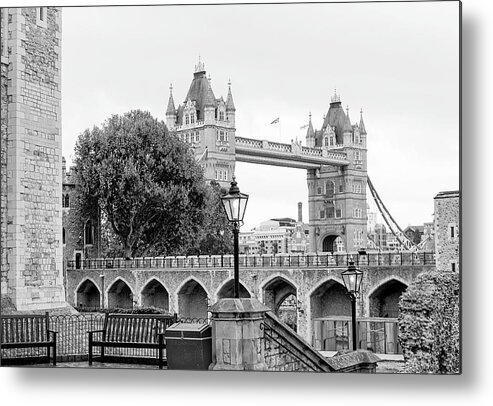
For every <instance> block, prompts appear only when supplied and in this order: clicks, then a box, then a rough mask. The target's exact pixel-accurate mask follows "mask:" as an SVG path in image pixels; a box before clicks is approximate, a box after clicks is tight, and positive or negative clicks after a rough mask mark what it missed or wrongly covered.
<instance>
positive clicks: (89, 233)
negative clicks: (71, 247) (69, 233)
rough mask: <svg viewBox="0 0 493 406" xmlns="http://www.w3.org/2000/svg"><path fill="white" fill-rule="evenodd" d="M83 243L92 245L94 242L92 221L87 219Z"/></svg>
mask: <svg viewBox="0 0 493 406" xmlns="http://www.w3.org/2000/svg"><path fill="white" fill-rule="evenodd" d="M84 243H85V245H93V244H94V230H93V227H92V221H91V220H87V221H86V226H85V227H84Z"/></svg>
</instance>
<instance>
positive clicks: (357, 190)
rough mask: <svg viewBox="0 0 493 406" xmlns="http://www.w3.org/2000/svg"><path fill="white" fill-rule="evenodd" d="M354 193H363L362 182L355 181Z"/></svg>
mask: <svg viewBox="0 0 493 406" xmlns="http://www.w3.org/2000/svg"><path fill="white" fill-rule="evenodd" d="M353 193H361V182H353Z"/></svg>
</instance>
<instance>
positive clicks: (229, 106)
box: [226, 79, 236, 111]
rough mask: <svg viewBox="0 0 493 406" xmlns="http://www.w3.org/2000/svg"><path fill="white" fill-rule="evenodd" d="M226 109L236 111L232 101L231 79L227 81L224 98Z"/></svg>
mask: <svg viewBox="0 0 493 406" xmlns="http://www.w3.org/2000/svg"><path fill="white" fill-rule="evenodd" d="M226 110H231V111H236V108H235V104H234V102H233V95H232V94H231V79H230V80H229V82H228V98H227V99H226Z"/></svg>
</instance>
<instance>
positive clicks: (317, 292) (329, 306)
mask: <svg viewBox="0 0 493 406" xmlns="http://www.w3.org/2000/svg"><path fill="white" fill-rule="evenodd" d="M308 299H309V301H310V313H311V318H312V319H314V318H319V317H326V316H351V301H350V299H349V296H348V295H347V290H346V288H345V287H344V284H343V282H342V280H341V281H339V280H337V279H336V278H328V279H326V280H324V281H321V282H320V283H319V284H318V285H317V286H315V287H314V288H313V289H312V290H311V291H310V293H309V295H308Z"/></svg>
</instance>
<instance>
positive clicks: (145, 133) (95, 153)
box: [75, 110, 207, 257]
mask: <svg viewBox="0 0 493 406" xmlns="http://www.w3.org/2000/svg"><path fill="white" fill-rule="evenodd" d="M75 166H76V176H77V181H76V183H77V188H78V193H79V194H80V196H81V201H82V202H83V203H82V207H81V209H82V211H83V212H84V213H88V214H89V213H93V212H94V210H95V208H97V207H100V208H101V211H102V216H103V217H104V218H105V219H106V220H107V222H108V224H109V226H110V227H111V230H112V231H113V233H114V234H115V235H116V236H117V237H118V239H119V240H120V243H121V246H122V251H123V255H124V256H126V257H134V256H146V255H152V254H154V255H156V254H160V255H165V254H173V253H175V252H177V251H178V250H180V249H181V247H184V246H187V245H189V244H190V241H191V240H192V239H193V237H194V236H195V235H196V234H197V233H198V231H199V230H200V228H201V227H202V225H203V220H204V207H205V204H206V197H207V191H206V185H205V182H204V178H203V173H202V169H201V168H200V166H199V165H198V164H197V163H196V162H195V159H194V157H193V155H192V154H191V153H190V150H189V147H188V146H187V145H186V144H185V143H184V142H182V141H180V140H179V139H178V138H177V137H175V136H174V135H172V134H169V133H168V131H167V128H166V126H165V124H164V122H162V121H158V120H157V119H155V118H153V117H152V116H151V115H150V113H148V112H144V111H140V110H134V111H131V112H129V113H126V114H124V115H123V116H119V115H113V116H112V117H110V118H109V119H108V120H106V122H105V123H103V125H102V126H101V127H94V128H93V129H92V130H86V131H84V133H82V134H81V135H80V136H79V139H78V141H77V145H76V148H75Z"/></svg>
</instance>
